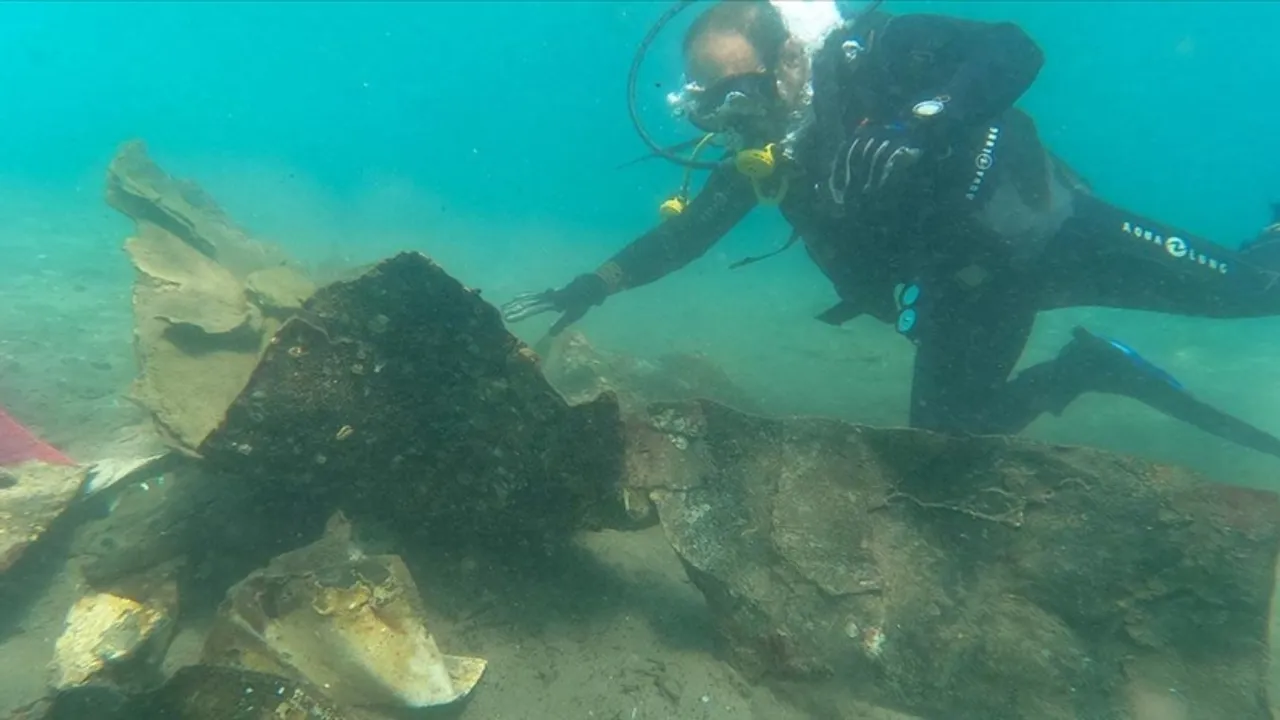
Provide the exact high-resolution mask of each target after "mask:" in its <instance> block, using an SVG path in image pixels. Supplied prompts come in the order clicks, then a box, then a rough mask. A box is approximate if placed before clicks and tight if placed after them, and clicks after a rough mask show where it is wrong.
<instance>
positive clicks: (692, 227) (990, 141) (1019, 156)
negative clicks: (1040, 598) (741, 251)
mask: <svg viewBox="0 0 1280 720" xmlns="http://www.w3.org/2000/svg"><path fill="white" fill-rule="evenodd" d="M814 4H815V3H786V2H779V3H777V4H776V5H775V4H773V3H770V2H765V1H763V0H751V1H735V2H718V3H716V4H715V5H713V6H712V7H711V8H709V9H708V10H707V11H706V12H704V13H703V14H702V15H700V16H699V17H698V18H696V19H695V21H694V22H693V23H692V25H691V27H690V28H689V30H688V31H687V33H686V35H685V37H684V43H683V59H684V67H685V75H686V79H687V80H688V83H687V84H686V85H685V86H684V88H683V90H682V92H681V93H679V94H678V95H676V96H674V97H673V98H671V101H672V104H673V106H674V109H675V110H676V111H677V112H678V113H679V114H681V115H683V116H684V117H686V118H687V119H688V120H689V121H690V122H692V123H693V124H694V125H695V126H696V127H698V128H699V129H700V130H702V131H703V132H704V133H706V136H705V137H704V138H703V139H702V140H701V141H699V142H698V143H697V147H696V148H695V149H694V152H693V154H692V156H691V157H685V156H682V155H680V154H678V153H677V152H676V151H675V150H674V149H672V148H664V147H661V146H659V145H657V144H656V143H655V142H654V141H653V139H652V138H651V137H650V136H649V134H648V133H647V132H646V131H645V129H644V127H643V125H642V124H641V123H640V122H639V118H638V116H637V113H636V110H635V106H636V102H635V95H636V92H635V84H636V83H635V78H636V74H637V68H638V67H639V65H640V63H641V61H642V59H643V57H644V55H645V53H646V51H647V49H648V47H649V45H650V44H651V43H652V41H653V38H654V37H655V36H656V35H657V34H658V33H659V32H660V31H661V29H662V27H663V26H664V25H666V23H668V22H669V21H670V20H671V18H672V17H674V16H675V15H677V14H678V13H680V12H681V11H683V10H684V9H686V8H687V7H689V5H691V2H688V1H686V2H680V3H676V5H674V6H673V7H672V8H671V9H670V10H668V12H667V13H666V14H665V15H664V16H663V17H662V18H661V19H660V20H659V21H658V22H657V23H656V24H655V26H654V28H653V29H652V30H651V31H650V32H649V34H648V36H646V38H645V39H644V41H643V42H642V43H641V46H640V48H639V50H638V51H637V54H636V58H635V61H634V62H633V64H632V72H631V76H630V78H629V98H628V99H629V109H630V110H631V116H632V121H633V123H635V125H636V129H637V131H638V132H639V134H640V136H641V138H642V139H643V140H644V141H645V142H646V144H647V145H649V147H650V148H651V149H652V150H653V152H654V154H655V155H657V156H661V157H664V158H667V159H670V160H673V161H675V162H677V163H679V164H682V165H684V166H685V167H686V180H685V186H684V188H683V189H682V190H681V192H680V193H679V194H678V195H677V196H676V197H674V198H672V199H671V200H669V201H667V203H664V205H663V207H662V211H663V215H664V220H663V221H662V222H661V223H660V224H659V225H658V226H656V227H655V228H653V229H651V230H650V231H648V232H646V233H645V234H643V235H642V236H640V237H639V238H638V239H636V240H634V241H633V242H631V243H630V244H629V245H627V246H626V247H624V248H623V249H622V250H621V251H619V252H618V253H617V254H615V255H614V256H613V257H612V258H610V259H609V260H608V261H607V262H605V263H604V264H603V265H601V266H600V267H598V268H597V269H596V270H595V271H594V272H590V273H586V274H583V275H579V276H578V277H576V278H574V279H573V280H572V281H571V282H570V283H568V284H567V285H565V286H564V287H561V288H557V289H550V290H546V291H543V292H531V293H523V294H521V295H519V296H517V297H515V298H514V299H512V300H511V301H510V302H508V303H507V304H505V305H504V306H503V307H502V312H503V316H504V318H505V319H506V320H507V321H508V322H518V321H521V320H524V319H526V318H529V317H532V316H535V315H538V314H542V313H545V312H558V313H561V314H562V315H561V317H560V318H559V319H558V320H557V321H556V322H555V323H554V324H553V325H552V327H551V329H550V334H551V335H555V334H558V333H559V332H561V331H562V330H563V329H564V328H565V327H566V326H568V325H569V324H571V323H573V322H575V321H577V320H578V319H579V318H581V317H582V316H583V315H584V314H585V313H586V312H587V311H588V310H590V309H591V308H592V307H594V306H597V305H600V304H601V303H603V302H604V301H605V299H607V298H608V297H609V296H610V295H613V294H616V293H618V292H622V291H624V290H627V289H629V288H634V287H638V286H641V285H645V284H647V283H651V282H653V281H655V280H658V279H659V278H661V277H663V276H665V275H666V274H668V273H671V272H673V271H675V270H677V269H679V268H681V267H683V266H684V265H686V264H688V263H689V262H691V261H693V260H694V259H696V258H698V257H699V256H701V255H703V254H704V253H705V252H706V251H707V250H708V249H709V248H710V247H711V246H712V245H713V244H714V243H715V242H716V241H717V240H719V239H720V238H721V237H722V236H724V235H725V234H726V233H727V232H728V231H729V230H730V229H732V228H733V227H734V226H735V225H736V224H737V223H738V222H739V221H740V220H741V219H742V218H743V217H745V216H746V215H747V213H748V212H750V211H751V210H752V209H753V208H754V207H755V206H757V205H760V204H766V205H776V206H778V208H779V209H780V211H781V212H782V214H783V216H784V217H785V218H786V219H787V221H788V222H789V223H790V224H791V226H792V228H793V230H794V232H793V234H792V237H791V240H790V241H788V243H787V244H786V245H785V246H784V247H783V248H782V249H786V247H789V246H790V245H792V244H794V243H795V242H796V241H797V240H801V241H803V244H804V247H805V248H806V250H807V252H808V254H809V256H810V258H811V259H812V260H813V261H814V262H815V263H816V264H817V266H818V267H819V268H820V269H821V270H822V272H823V273H824V274H825V275H826V276H827V278H828V279H829V280H830V281H831V282H832V284H833V285H834V288H835V290H836V292H837V295H838V296H839V298H840V302H839V304H837V305H836V306H835V307H832V308H831V309H829V310H827V311H826V312H824V313H822V314H821V315H819V316H818V317H819V319H820V320H823V321H825V322H828V323H831V324H835V325H839V324H841V323H843V322H846V321H848V320H850V319H853V318H855V317H857V316H860V315H862V314H870V315H872V316H873V317H875V318H877V319H879V320H881V321H883V322H886V323H889V324H892V325H894V326H896V328H897V330H898V331H899V332H900V333H902V334H903V335H905V336H906V337H907V338H909V339H910V340H911V342H913V343H914V344H915V346H916V354H915V360H914V368H913V378H912V389H911V402H910V424H911V425H912V426H913V427H917V428H923V429H930V430H935V431H940V432H951V433H972V434H1016V433H1018V432H1020V431H1022V430H1023V429H1024V428H1025V427H1026V426H1027V425H1028V424H1030V423H1031V422H1032V421H1033V420H1035V419H1036V418H1037V417H1039V416H1040V415H1041V414H1043V413H1045V412H1049V413H1053V414H1055V415H1058V414H1061V413H1062V412H1063V411H1064V410H1065V409H1066V407H1067V405H1069V404H1070V403H1071V402H1072V401H1073V400H1074V399H1075V398H1077V397H1078V396H1080V395H1081V394H1083V393H1086V392H1104V393H1112V394H1118V395H1124V396H1128V397H1131V398H1134V399H1137V400H1139V401H1141V402H1143V403H1145V404H1147V405H1149V406H1151V407H1153V408H1155V409H1157V410H1159V411H1162V412H1164V413H1166V414H1168V415H1171V416H1173V417H1175V418H1178V419H1179V420H1182V421H1184V422H1187V423H1190V424H1192V425H1194V426H1196V427H1198V428H1200V429H1202V430H1204V431H1206V432H1209V433H1212V434H1215V435H1218V436H1220V437H1223V438H1226V439H1228V440H1230V441H1233V442H1236V443H1239V444H1242V445H1245V446H1247V447H1250V448H1253V449H1256V450H1259V451H1262V452H1266V453H1269V454H1272V455H1275V456H1280V439H1277V438H1276V437H1274V436H1272V435H1270V434H1268V433H1266V432H1264V431H1262V430H1260V429H1258V428H1256V427H1254V426H1252V425H1249V424H1248V423H1245V422H1244V421H1242V420H1239V419H1237V418H1235V417H1232V416H1230V415H1228V414H1226V413H1223V412H1221V411H1219V410H1217V409H1215V408H1213V407H1211V406H1209V405H1207V404H1205V403H1203V402H1201V401H1199V400H1198V399H1196V398H1195V397H1194V396H1192V395H1191V394H1190V393H1188V392H1187V391H1186V390H1185V389H1184V388H1183V386H1182V385H1181V384H1179V383H1178V381H1177V380H1176V379H1174V378H1173V377H1171V376H1170V375H1168V374H1167V373H1165V372H1163V371H1162V370H1160V369H1159V368H1157V367H1155V366H1154V365H1152V364H1151V363H1149V362H1147V361H1146V360H1144V359H1143V358H1142V357H1140V356H1139V355H1138V354H1137V353H1135V352H1134V351H1133V350H1132V349H1130V348H1128V347H1126V346H1125V345H1122V344H1120V343H1119V342H1116V341H1113V340H1109V339H1105V338H1102V337H1100V336H1097V335H1094V334H1092V333H1090V332H1088V331H1087V330H1085V329H1083V328H1076V329H1075V331H1074V337H1073V338H1072V339H1071V341H1070V342H1069V343H1068V344H1067V345H1066V346H1065V347H1064V348H1063V349H1062V350H1061V351H1060V352H1059V354H1058V355H1057V356H1056V357H1055V358H1053V359H1051V360H1049V361H1046V362H1043V363H1040V364H1038V365H1034V366H1031V367H1028V368H1025V369H1024V370H1022V371H1020V372H1019V373H1018V374H1017V375H1016V376H1013V377H1012V378H1011V377H1010V375H1011V374H1012V373H1013V370H1014V367H1015V365H1016V363H1017V361H1018V359H1019V358H1020V356H1021V355H1022V352H1023V350H1024V348H1025V346H1026V343H1027V340H1028V338H1029V336H1030V333H1031V329H1032V325H1033V323H1034V321H1035V318H1036V315H1037V314H1038V313H1040V312H1042V311H1045V310H1052V309H1057V308H1066V307H1079V306H1100V307H1112V308H1126V309H1136V310H1146V311H1153V312H1162V313H1174V314H1180V315H1193V316H1205V317H1218V318H1245V317H1259V316H1268V315H1276V314H1280V273H1277V272H1276V269H1280V252H1277V249H1280V225H1273V226H1272V227H1270V228H1268V229H1267V230H1265V231H1264V232H1263V234H1262V235H1260V236H1259V238H1258V239H1257V240H1255V241H1254V242H1251V243H1247V244H1245V245H1244V246H1243V247H1242V248H1241V249H1240V250H1238V251H1233V250H1230V249H1228V248H1225V247H1222V246H1219V245H1215V244H1213V243H1210V242H1208V241H1206V240H1204V239H1202V238H1199V237H1197V236H1195V235H1193V234H1191V233H1187V232H1184V231H1182V230H1180V229H1177V228H1174V227H1172V226H1170V225H1167V224H1165V223H1161V222H1158V221H1156V220H1153V219H1151V218H1148V217H1145V216H1141V215H1138V214H1136V213H1132V212H1129V211H1127V210H1124V209H1121V208H1118V207H1115V206H1113V205H1111V204H1109V203H1107V202H1105V201H1103V200H1101V199H1099V198H1097V197H1096V196H1095V195H1094V194H1093V193H1092V192H1091V191H1090V189H1089V187H1088V184H1087V183H1086V182H1085V181H1084V180H1083V179H1081V178H1080V177H1079V176H1078V175H1076V174H1075V173H1074V172H1072V171H1071V170H1070V168H1068V167H1067V166H1066V164H1065V163H1063V162H1062V161H1061V159H1059V158H1058V157H1056V156H1055V155H1054V154H1053V153H1052V152H1050V151H1049V150H1047V149H1046V148H1045V147H1044V146H1043V144H1042V143H1041V142H1040V139H1039V137H1038V134H1037V130H1036V127H1035V123H1034V121H1033V120H1032V119H1031V118H1030V117H1029V116H1028V115H1026V114H1025V113H1023V112H1021V111H1020V110H1018V109H1017V108H1015V107H1014V103H1015V102H1016V101H1017V100H1018V99H1019V98H1020V97H1021V96H1022V94H1023V93H1024V92H1025V91H1026V90H1027V89H1028V88H1029V87H1030V86H1031V84H1032V83H1033V82H1034V81H1035V79H1036V76H1037V75H1038V73H1039V70H1040V68H1041V66H1042V64H1043V55H1042V54H1041V51H1040V49H1039V47H1038V46H1037V44H1036V43H1035V42H1034V41H1033V40H1032V39H1031V38H1030V37H1028V36H1027V35H1026V34H1025V33H1024V32H1023V31H1022V30H1021V29H1020V28H1018V27H1017V26H1015V25H1013V24H1010V23H985V22H976V21H969V20H963V19H959V18H952V17H947V16H941V15H929V14H903V15H891V14H888V13H884V12H881V11H879V10H878V7H877V6H878V5H879V3H878V2H873V3H870V4H869V5H868V6H867V7H866V9H865V10H864V11H863V12H860V13H858V14H856V15H853V16H851V17H845V18H843V19H841V18H840V17H837V18H836V22H835V23H834V24H833V27H832V28H831V29H830V31H829V32H827V33H825V35H824V39H822V40H820V41H819V42H817V43H810V44H809V45H807V46H806V43H805V42H804V40H803V39H801V38H800V37H798V35H797V33H795V32H794V31H793V30H792V28H791V26H789V25H788V22H787V19H786V18H785V17H784V15H783V13H782V12H781V11H780V10H779V8H780V7H784V6H788V5H792V6H803V5H814ZM713 144H718V145H721V146H723V147H725V148H726V149H727V151H728V152H727V153H726V155H725V157H724V158H723V159H721V160H718V161H707V160H699V159H698V157H697V156H698V154H699V153H700V152H701V151H703V150H704V149H705V148H706V147H707V146H709V145H713ZM694 169H706V170H709V171H710V175H709V177H708V179H707V181H706V183H705V185H704V187H703V188H702V190H701V192H700V193H698V194H697V196H696V197H693V198H692V199H690V198H689V196H688V173H689V172H690V171H692V170H694ZM1278 219H1280V218H1278ZM778 252H781V250H779V251H778ZM765 257H767V256H765ZM760 259H763V258H748V259H747V260H745V261H742V262H740V263H738V265H741V264H745V263H747V262H754V261H756V260H760ZM1268 260H1270V262H1268Z"/></svg>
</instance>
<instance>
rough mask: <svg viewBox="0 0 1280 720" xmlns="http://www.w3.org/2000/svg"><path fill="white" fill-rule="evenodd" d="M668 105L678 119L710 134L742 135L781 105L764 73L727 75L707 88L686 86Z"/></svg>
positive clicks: (775, 87)
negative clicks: (734, 133) (680, 118)
mask: <svg viewBox="0 0 1280 720" xmlns="http://www.w3.org/2000/svg"><path fill="white" fill-rule="evenodd" d="M668 102H669V103H670V104H671V106H672V110H673V111H674V112H675V113H676V114H677V115H678V116H682V117H685V118H688V120H689V122H691V123H693V124H694V125H695V126H696V127H697V128H698V129H699V130H702V131H704V132H709V133H724V132H731V131H739V132H741V131H743V130H744V129H746V128H748V127H750V126H752V125H758V124H759V123H760V122H762V121H767V120H768V119H769V118H771V117H773V116H774V115H776V113H777V109H778V107H779V105H780V99H779V97H778V85H777V81H776V80H775V78H774V76H773V74H772V73H767V72H754V73H743V74H740V75H730V76H728V77H726V78H723V79H721V80H718V81H716V82H715V83H712V84H711V86H710V87H706V88H703V87H702V86H700V85H698V84H697V83H688V84H686V85H685V86H684V88H683V90H682V91H681V92H680V93H677V94H674V95H671V96H668Z"/></svg>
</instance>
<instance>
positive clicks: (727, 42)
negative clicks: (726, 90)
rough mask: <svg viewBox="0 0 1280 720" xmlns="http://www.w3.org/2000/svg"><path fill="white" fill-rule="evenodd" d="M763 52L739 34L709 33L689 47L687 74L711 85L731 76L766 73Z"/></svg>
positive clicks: (700, 83)
mask: <svg viewBox="0 0 1280 720" xmlns="http://www.w3.org/2000/svg"><path fill="white" fill-rule="evenodd" d="M764 70H765V68H764V62H762V61H761V59H760V54H759V53H757V52H756V49H755V48H754V47H753V46H752V45H751V43H750V42H749V41H748V40H747V38H746V36H744V35H742V34H740V33H708V34H706V35H703V36H702V37H701V38H699V39H698V41H697V42H696V43H694V45H693V47H691V48H690V49H689V54H688V56H686V57H685V75H687V76H688V77H689V79H690V80H692V81H693V82H695V83H697V84H698V85H700V86H702V87H704V88H709V87H712V86H713V85H715V84H716V83H718V82H720V81H722V80H724V79H725V78H727V77H729V76H731V75H744V74H746V73H759V72H764Z"/></svg>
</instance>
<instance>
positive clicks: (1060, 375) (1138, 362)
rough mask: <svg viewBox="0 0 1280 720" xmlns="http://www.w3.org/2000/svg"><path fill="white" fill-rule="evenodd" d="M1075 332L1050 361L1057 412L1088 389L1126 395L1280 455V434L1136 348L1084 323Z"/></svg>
mask: <svg viewBox="0 0 1280 720" xmlns="http://www.w3.org/2000/svg"><path fill="white" fill-rule="evenodd" d="M1072 335H1073V338H1072V340H1071V342H1070V343H1068V344H1067V346H1066V347H1064V348H1063V349H1062V351H1061V352H1060V353H1059V354H1058V357H1057V358H1056V359H1055V360H1054V361H1051V363H1049V364H1052V365H1054V366H1056V367H1055V368H1054V370H1055V372H1054V375H1055V376H1056V377H1055V378H1054V383H1053V386H1054V387H1053V390H1052V392H1051V395H1052V400H1051V403H1050V404H1051V407H1050V408H1049V411H1050V412H1053V413H1054V414H1055V415H1056V414H1060V413H1061V412H1062V411H1063V410H1064V409H1065V408H1066V406H1067V405H1068V404H1070V402H1071V401H1072V400H1074V399H1075V398H1076V397H1079V396H1080V395H1081V394H1083V393H1085V392H1091V391H1092V392H1105V393H1111V394H1114V395H1123V396H1126V397H1130V398H1133V399H1135V400H1138V401H1139V402H1141V403H1143V404H1145V405H1147V406H1149V407H1151V408H1153V409H1155V410H1159V411H1160V412H1162V413H1164V414H1166V415H1168V416H1170V417H1173V418H1176V419H1178V420H1181V421H1182V422H1185V423H1187V424H1189V425H1193V426H1195V427H1196V428H1199V429H1200V430H1203V431H1204V432H1207V433H1209V434H1211V435H1216V436H1218V437H1220V438H1223V439H1225V440H1229V441H1231V442H1234V443H1236V444H1238V445H1243V446H1245V447H1247V448H1251V449H1253V450H1257V451H1259V452H1263V453H1267V454H1268V455H1273V456H1275V457H1280V438H1277V437H1276V436H1274V435H1272V434H1270V433H1268V432H1266V431H1264V430H1262V429H1260V428H1258V427H1255V426H1253V425H1250V424H1249V423H1247V422H1245V421H1244V420H1241V419H1239V418H1237V417H1235V416H1233V415H1229V414H1227V413H1225V412H1223V411H1221V410H1218V409H1217V408H1215V407H1213V406H1211V405H1209V404H1207V403H1205V402H1203V401H1201V400H1199V399H1197V398H1196V397H1194V396H1193V395H1192V394H1191V393H1189V392H1187V390H1186V388H1184V387H1183V386H1182V383H1180V382H1178V380H1177V379H1176V378H1174V377H1173V376H1172V375H1170V374H1169V373H1167V372H1165V371H1164V370H1161V369H1160V368H1158V367H1156V366H1155V365H1153V364H1151V363H1150V362H1148V361H1147V360H1146V359H1144V358H1143V357H1142V356H1141V355H1139V354H1138V353H1136V352H1134V350H1133V349H1132V348H1129V347H1128V346H1126V345H1123V344H1121V343H1119V342H1117V341H1115V340H1109V339H1107V338H1104V337H1101V336H1098V335H1094V334H1093V333H1091V332H1089V331H1088V330H1085V329H1084V328H1082V327H1077V328H1075V329H1074V330H1073V332H1072Z"/></svg>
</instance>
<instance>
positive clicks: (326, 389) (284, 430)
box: [199, 253, 622, 537]
mask: <svg viewBox="0 0 1280 720" xmlns="http://www.w3.org/2000/svg"><path fill="white" fill-rule="evenodd" d="M199 454H200V455H202V456H203V457H204V458H205V459H206V460H207V461H208V462H210V463H213V464H214V465H216V466H217V467H218V468H220V469H222V470H225V471H227V472H230V473H234V474H237V475H240V476H243V477H246V478H250V479H251V480H252V481H253V482H254V483H257V484H260V485H265V486H270V487H273V488H276V489H278V490H282V491H284V492H287V493H289V494H290V495H291V496H300V495H305V496H307V497H308V498H311V499H313V500H314V501H315V502H317V503H320V504H321V505H324V506H325V507H327V508H330V509H331V508H332V507H342V508H343V509H344V510H347V511H348V512H351V513H353V514H355V515H358V514H360V513H362V512H363V513H368V514H371V515H375V516H377V517H379V518H381V519H383V520H386V521H390V522H392V523H393V524H396V525H398V526H399V527H401V528H405V527H416V528H429V529H431V530H432V531H434V532H441V533H453V532H458V533H465V534H467V535H469V536H472V537H474V536H498V537H510V536H511V535H512V534H513V533H515V534H521V533H528V532H533V533H535V534H538V535H544V536H563V535H565V534H566V533H568V532H571V531H572V530H573V529H575V528H579V527H582V526H583V525H584V524H592V523H598V522H602V521H604V520H605V519H606V518H608V517H610V516H611V515H612V514H614V513H616V512H617V508H618V506H619V501H618V497H619V495H618V493H619V486H618V480H619V478H620V467H621V465H620V464H621V458H622V433H621V426H620V421H619V410H618V404H617V402H616V400H615V399H614V398H613V397H612V396H611V395H604V396H601V397H599V398H596V399H595V400H593V401H590V402H586V403H583V404H580V405H576V406H570V405H569V404H568V403H566V402H565V401H564V400H563V399H562V398H561V397H560V395H559V394H558V393H557V392H556V391H555V390H554V389H553V388H552V387H551V385H550V384H549V383H548V382H547V380H546V379H545V378H544V377H543V376H542V373H541V372H540V371H539V368H538V361H537V358H536V356H535V355H534V353H533V352H532V351H530V350H529V349H528V348H527V347H526V346H525V345H524V344H523V343H521V342H520V341H519V340H517V339H516V338H515V337H513V336H512V335H511V334H510V333H508V332H507V330H506V329H505V328H504V327H503V324H502V321H501V319H500V318H499V315H498V311H497V310H496V309H495V308H494V307H493V306H491V305H490V304H488V303H486V302H485V301H484V300H482V299H481V298H480V295H479V293H478V292H475V291H473V290H469V289H467V288H465V287H463V286H462V284H461V283H459V282H458V281H457V280H455V279H453V278H452V277H450V276H449V275H448V274H447V273H446V272H445V271H444V270H443V269H441V268H440V266H438V265H437V264H435V263H434V262H432V261H431V260H430V259H428V258H426V257H425V256H423V255H421V254H418V253H403V254H400V255H397V256H395V257H393V258H391V259H388V260H386V261H384V262H382V263H379V264H378V265H377V266H375V267H374V268H373V269H372V270H370V271H368V272H366V273H365V274H363V275H361V276H360V277H358V278H356V279H354V280H350V281H341V282H336V283H333V284H331V285H328V286H326V287H324V288H322V289H320V290H319V291H318V292H317V293H316V294H315V295H314V296H312V297H311V298H310V299H309V300H308V301H307V302H306V304H305V306H304V308H303V310H302V311H301V312H300V314H299V316H297V317H294V318H293V319H291V320H289V321H287V322H286V323H285V324H284V325H283V326H282V327H281V328H280V330H279V331H278V332H277V333H276V335H275V336H274V337H273V338H272V340H271V343H270V345H269V346H268V347H267V349H266V350H265V352H264V354H263V357H262V360H261V362H260V363H259V365H258V366H257V368H256V369H255V370H254V372H253V374H252V377H251V378H250V380H249V381H248V384H247V386H246V387H245V389H244V391H243V392H242V393H240V395H239V397H238V398H237V399H236V400H235V402H234V403H232V405H231V407H230V409H229V410H228V411H227V414H226V418H225V420H224V421H223V422H222V424H221V425H220V426H219V427H218V428H217V430H216V431H215V432H213V434H212V435H211V436H210V437H209V438H208V440H206V441H205V442H204V443H203V444H202V445H201V446H200V448H199ZM326 512H327V510H326Z"/></svg>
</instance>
